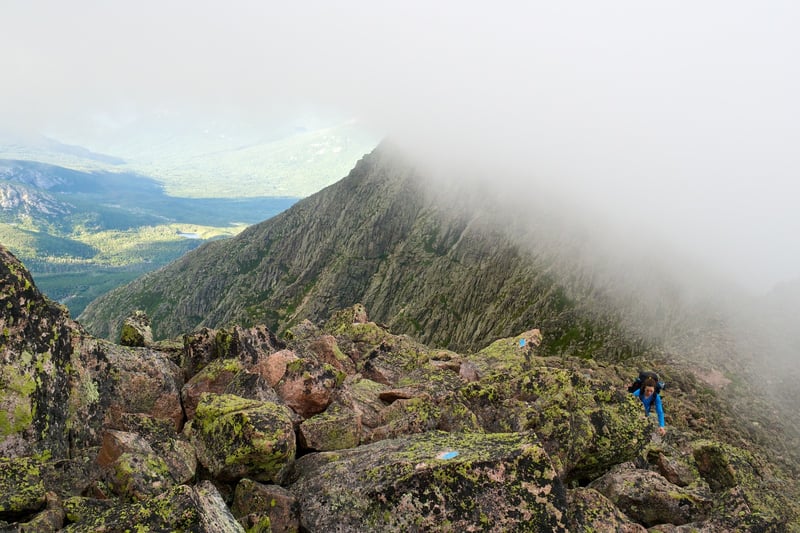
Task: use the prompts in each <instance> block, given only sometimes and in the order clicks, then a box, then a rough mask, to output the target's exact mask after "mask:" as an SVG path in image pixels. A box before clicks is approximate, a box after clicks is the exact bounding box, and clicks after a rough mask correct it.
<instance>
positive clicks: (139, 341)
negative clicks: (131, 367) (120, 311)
mask: <svg viewBox="0 0 800 533" xmlns="http://www.w3.org/2000/svg"><path fill="white" fill-rule="evenodd" d="M119 343H120V344H121V345H123V346H138V347H143V346H148V345H150V344H153V330H152V328H151V327H150V317H148V316H147V313H145V312H144V311H141V310H137V311H134V312H133V313H132V314H131V315H130V316H128V317H127V318H125V321H124V322H123V323H122V329H121V330H120V335H119Z"/></svg>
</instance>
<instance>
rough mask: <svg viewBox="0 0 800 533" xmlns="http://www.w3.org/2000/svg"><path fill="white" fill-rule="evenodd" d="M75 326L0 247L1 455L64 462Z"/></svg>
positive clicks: (66, 451) (19, 264)
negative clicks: (46, 456) (40, 456)
mask: <svg viewBox="0 0 800 533" xmlns="http://www.w3.org/2000/svg"><path fill="white" fill-rule="evenodd" d="M78 332H79V327H78V326H77V325H76V324H75V323H74V322H72V321H71V320H70V319H69V315H68V313H67V311H66V308H64V307H63V306H60V305H58V304H56V303H54V302H51V301H50V300H48V299H47V298H45V297H44V296H42V294H41V293H40V292H39V291H38V290H37V288H36V286H35V285H34V283H33V279H32V278H31V275H30V273H29V272H28V271H27V270H26V269H25V267H24V266H23V265H22V263H20V262H19V261H18V260H17V258H16V257H14V256H13V255H12V254H11V253H10V252H9V251H8V250H6V249H5V248H4V247H3V246H2V245H0V348H1V349H0V456H4V457H23V456H30V455H36V454H40V453H47V454H50V455H51V456H52V457H56V458H64V457H67V456H68V454H69V440H68V439H67V438H66V436H67V432H68V431H69V430H68V427H67V426H68V425H69V422H68V418H69V417H70V413H69V412H67V410H66V409H64V406H65V405H67V404H68V403H69V394H70V374H69V367H70V361H71V359H72V357H73V353H74V352H75V342H76V341H75V339H76V336H77V335H76V334H77V333H78Z"/></svg>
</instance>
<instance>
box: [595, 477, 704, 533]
mask: <svg viewBox="0 0 800 533" xmlns="http://www.w3.org/2000/svg"><path fill="white" fill-rule="evenodd" d="M589 488H592V489H595V490H597V491H598V492H600V493H602V494H603V495H604V496H605V497H606V498H608V499H609V500H610V501H611V502H613V503H614V505H616V506H617V507H618V508H619V509H620V510H621V511H623V512H624V513H625V514H626V515H627V516H629V517H630V518H631V519H633V520H635V521H636V522H638V523H640V524H643V525H645V526H647V527H652V526H655V525H658V524H675V525H682V524H688V523H690V522H697V521H702V520H705V519H706V518H707V516H708V514H709V512H710V511H711V508H712V503H713V501H712V499H711V494H710V493H703V492H702V491H700V490H690V489H686V488H682V487H678V486H677V485H673V484H672V483H670V482H668V481H667V480H666V479H664V478H663V477H662V476H660V475H659V474H657V473H655V472H651V471H649V470H641V469H638V468H636V467H634V466H633V464H632V463H625V464H621V465H619V466H617V467H614V468H613V469H611V470H610V471H609V472H607V473H606V474H604V475H603V476H602V477H600V478H599V479H597V480H595V481H593V482H592V483H591V484H590V485H589Z"/></svg>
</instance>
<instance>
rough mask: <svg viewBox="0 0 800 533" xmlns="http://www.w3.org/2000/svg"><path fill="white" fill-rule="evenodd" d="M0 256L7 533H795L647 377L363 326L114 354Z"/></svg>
mask: <svg viewBox="0 0 800 533" xmlns="http://www.w3.org/2000/svg"><path fill="white" fill-rule="evenodd" d="M0 254H2V258H0V259H2V261H0V279H1V280H2V281H1V283H0V291H1V293H2V298H1V299H0V308H2V309H3V312H2V315H0V323H2V328H3V339H2V342H3V349H2V361H0V363H1V366H0V385H2V387H0V391H2V392H0V405H2V410H1V411H0V417H2V418H0V450H1V451H2V458H1V459H0V529H2V530H3V531H57V530H65V531H71V532H82V531H86V532H89V531H91V532H97V531H105V532H110V531H120V532H122V531H207V532H223V531H251V532H254V531H262V532H263V531H312V532H329V531H365V532H366V531H398V532H401V531H402V532H406V531H645V530H646V528H651V530H652V531H656V530H658V531H694V530H700V531H732V530H755V531H784V530H786V529H790V530H791V529H792V528H794V529H795V530H797V528H798V526H797V522H796V520H797V518H796V517H797V512H796V506H795V505H796V504H795V503H794V501H796V500H795V499H794V498H795V495H796V494H797V490H796V484H795V483H794V482H793V481H791V480H790V478H789V477H788V476H787V475H785V474H784V473H783V472H781V471H780V470H779V469H778V468H777V467H776V466H775V465H774V464H771V463H770V462H769V461H768V460H767V459H766V458H765V456H764V455H763V454H761V453H759V449H758V448H757V447H756V446H755V445H754V444H752V443H748V442H746V441H742V440H740V441H737V442H730V440H731V439H727V440H725V439H724V438H718V437H717V436H716V435H717V433H715V432H716V430H717V429H719V430H720V433H719V434H720V435H726V434H727V433H726V432H724V431H722V430H724V429H725V428H723V427H720V428H717V427H709V426H708V425H707V424H704V417H705V416H706V413H705V412H704V411H705V409H704V404H705V403H706V402H707V401H708V399H709V397H710V396H709V395H713V391H712V390H710V389H709V388H708V387H705V386H704V385H703V384H702V383H701V382H699V381H696V380H694V379H692V378H691V376H690V375H688V374H687V375H685V376H684V375H681V377H680V379H677V380H676V382H677V385H676V388H674V389H671V390H669V392H668V395H667V396H666V398H665V403H666V405H667V408H668V410H669V414H670V419H669V422H670V431H669V433H668V434H667V436H666V437H664V438H663V439H661V438H658V437H653V436H652V434H653V433H652V430H653V426H652V425H651V422H652V421H650V420H648V419H646V418H645V417H644V415H643V413H642V409H641V407H640V405H638V404H637V402H636V401H635V400H634V398H632V396H631V395H629V394H628V393H627V392H626V385H627V382H628V381H629V380H630V378H631V377H632V375H633V374H634V373H635V371H632V370H631V369H629V368H622V367H618V366H614V365H604V364H599V363H596V362H593V361H591V360H581V359H571V358H548V357H540V356H539V355H537V350H536V346H537V344H538V342H539V341H540V340H541V338H542V337H541V334H540V333H539V332H538V330H531V331H528V332H521V333H520V336H519V337H513V338H504V339H500V340H497V341H496V342H494V343H492V344H491V345H490V346H488V347H486V348H485V349H483V350H481V351H479V352H477V353H472V354H457V353H454V352H450V351H445V350H437V349H431V348H429V347H427V346H425V345H422V344H420V343H418V342H415V341H414V340H413V339H411V338H409V337H407V336H398V335H393V334H391V333H389V332H388V331H387V330H386V329H384V328H382V327H381V326H379V325H377V324H375V323H373V322H370V321H369V320H368V318H367V313H366V310H365V309H364V308H363V306H355V307H352V308H348V309H344V310H342V311H339V312H337V313H335V314H334V315H333V316H332V318H331V319H330V320H329V321H328V322H327V323H326V324H325V325H324V326H323V327H321V328H318V327H317V326H315V325H313V324H311V323H310V322H307V321H306V322H303V323H301V324H300V325H298V326H295V327H294V328H292V329H291V330H288V331H287V332H286V334H285V335H284V336H283V337H282V338H281V339H278V338H276V336H275V335H274V334H273V333H271V332H270V331H269V330H267V329H266V328H265V327H253V328H247V329H245V328H240V327H233V328H229V329H218V330H212V329H204V330H200V331H198V332H195V333H192V334H189V335H186V336H184V337H183V342H182V343H181V342H173V343H166V342H160V343H152V342H150V340H149V339H150V338H151V337H150V336H149V331H148V330H149V327H150V324H149V321H148V320H147V317H146V316H143V315H141V314H138V315H135V316H133V317H131V319H130V320H129V321H127V322H126V325H125V327H124V328H123V341H124V344H126V345H117V344H112V343H109V342H106V341H101V340H98V339H95V338H92V337H91V336H89V335H87V334H86V333H85V332H84V331H82V329H81V328H80V326H79V325H78V324H76V323H74V322H72V321H71V320H70V319H69V317H68V316H67V315H66V313H65V312H64V311H63V309H62V308H60V307H59V306H57V305H54V304H52V303H50V302H48V301H47V300H46V299H45V298H43V297H42V296H41V295H40V294H39V293H38V292H37V291H36V289H35V287H34V286H33V283H32V281H31V279H30V276H29V275H28V273H27V272H26V271H25V270H24V268H23V267H22V266H21V265H20V264H19V263H18V262H17V261H16V259H15V258H14V257H13V256H11V255H10V254H8V253H7V252H6V251H5V250H2V248H0ZM521 337H525V338H527V339H529V341H530V342H529V345H530V346H531V347H532V352H526V351H524V350H523V349H521V348H520V347H519V342H518V341H519V339H520V338H521ZM676 377H677V376H676Z"/></svg>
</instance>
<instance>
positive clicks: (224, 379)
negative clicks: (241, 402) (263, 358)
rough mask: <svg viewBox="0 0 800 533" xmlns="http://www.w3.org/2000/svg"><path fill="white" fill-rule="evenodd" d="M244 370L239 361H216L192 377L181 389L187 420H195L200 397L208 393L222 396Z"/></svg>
mask: <svg viewBox="0 0 800 533" xmlns="http://www.w3.org/2000/svg"><path fill="white" fill-rule="evenodd" d="M243 369H244V366H243V365H242V363H241V362H240V361H239V360H238V359H215V360H214V361H211V362H210V363H208V364H207V365H206V366H204V367H203V369H202V370H200V371H199V372H198V373H197V374H195V375H194V376H192V377H191V379H189V381H187V382H186V384H185V385H184V386H183V388H182V389H181V399H182V400H183V410H184V411H185V412H186V418H187V419H188V420H191V419H192V418H194V411H195V409H196V408H197V402H198V401H199V400H200V395H202V394H203V393H206V392H212V393H215V394H221V393H223V392H225V389H226V388H227V387H228V385H229V384H230V383H231V381H233V378H234V377H235V376H236V374H238V373H239V372H241V371H242V370H243Z"/></svg>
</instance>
